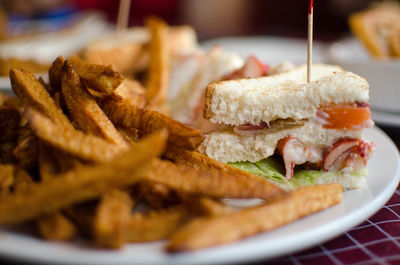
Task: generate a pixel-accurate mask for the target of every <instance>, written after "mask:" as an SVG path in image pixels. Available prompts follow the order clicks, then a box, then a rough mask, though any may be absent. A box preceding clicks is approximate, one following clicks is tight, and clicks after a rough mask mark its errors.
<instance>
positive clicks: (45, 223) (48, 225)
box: [36, 213, 77, 241]
mask: <svg viewBox="0 0 400 265" xmlns="http://www.w3.org/2000/svg"><path fill="white" fill-rule="evenodd" d="M36 226H37V228H38V231H39V234H40V235H41V237H43V238H44V239H47V240H53V241H67V240H70V239H73V238H74V237H75V235H76V234H77V229H76V227H75V225H74V224H73V223H72V222H71V221H70V220H68V219H67V218H66V217H65V216H64V215H63V214H61V213H53V214H48V215H44V216H41V217H39V219H38V220H37V222H36Z"/></svg>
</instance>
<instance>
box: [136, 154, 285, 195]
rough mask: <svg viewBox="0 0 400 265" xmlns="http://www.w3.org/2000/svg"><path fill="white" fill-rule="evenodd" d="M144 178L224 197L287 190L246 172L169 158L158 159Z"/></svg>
mask: <svg viewBox="0 0 400 265" xmlns="http://www.w3.org/2000/svg"><path fill="white" fill-rule="evenodd" d="M144 178H146V179H148V180H152V181H155V182H159V183H161V184H164V185H166V186H167V187H169V188H171V189H174V190H176V191H178V192H184V193H191V194H200V195H204V196H210V197H217V198H224V197H231V198H260V199H264V200H270V199H273V198H275V197H277V196H280V195H282V194H284V193H285V192H284V191H283V190H281V189H279V188H271V187H273V186H272V185H271V183H269V182H268V181H266V180H265V179H263V178H260V177H257V178H251V177H250V178H248V177H247V175H246V174H243V175H240V174H235V175H231V174H229V173H225V172H223V171H218V170H213V169H209V170H204V169H198V168H194V167H189V166H185V165H179V166H177V165H175V164H173V163H171V162H169V161H161V160H155V161H154V162H153V165H152V167H151V169H150V170H148V171H147V172H146V173H145V176H144Z"/></svg>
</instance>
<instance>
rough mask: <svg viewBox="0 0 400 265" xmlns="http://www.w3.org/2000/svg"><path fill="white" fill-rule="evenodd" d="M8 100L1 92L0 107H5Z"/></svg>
mask: <svg viewBox="0 0 400 265" xmlns="http://www.w3.org/2000/svg"><path fill="white" fill-rule="evenodd" d="M7 99H8V96H7V95H6V94H4V93H2V92H0V106H3V104H4V102H5V101H6V100H7Z"/></svg>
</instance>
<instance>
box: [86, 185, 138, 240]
mask: <svg viewBox="0 0 400 265" xmlns="http://www.w3.org/2000/svg"><path fill="white" fill-rule="evenodd" d="M133 206H134V202H133V200H132V199H131V198H130V197H129V194H128V193H127V192H125V191H121V190H113V191H111V192H109V193H106V194H104V195H103V196H102V197H101V200H100V203H99V205H98V206H97V208H96V212H95V215H94V220H93V235H94V238H95V241H96V243H97V245H99V246H102V247H111V248H118V247H120V246H121V245H122V244H123V243H125V239H124V236H125V235H124V234H125V232H126V231H125V229H124V228H125V227H126V225H127V222H128V220H129V218H130V216H131V212H132V209H133Z"/></svg>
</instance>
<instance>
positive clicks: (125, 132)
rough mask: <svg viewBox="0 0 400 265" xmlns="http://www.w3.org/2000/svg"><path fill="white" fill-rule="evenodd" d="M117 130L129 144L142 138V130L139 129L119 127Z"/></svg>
mask: <svg viewBox="0 0 400 265" xmlns="http://www.w3.org/2000/svg"><path fill="white" fill-rule="evenodd" d="M117 130H118V132H119V133H120V134H121V135H122V136H123V137H124V139H125V141H127V142H128V143H129V144H133V143H135V142H137V141H138V140H139V138H140V132H139V130H138V129H135V128H126V127H118V128H117Z"/></svg>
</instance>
